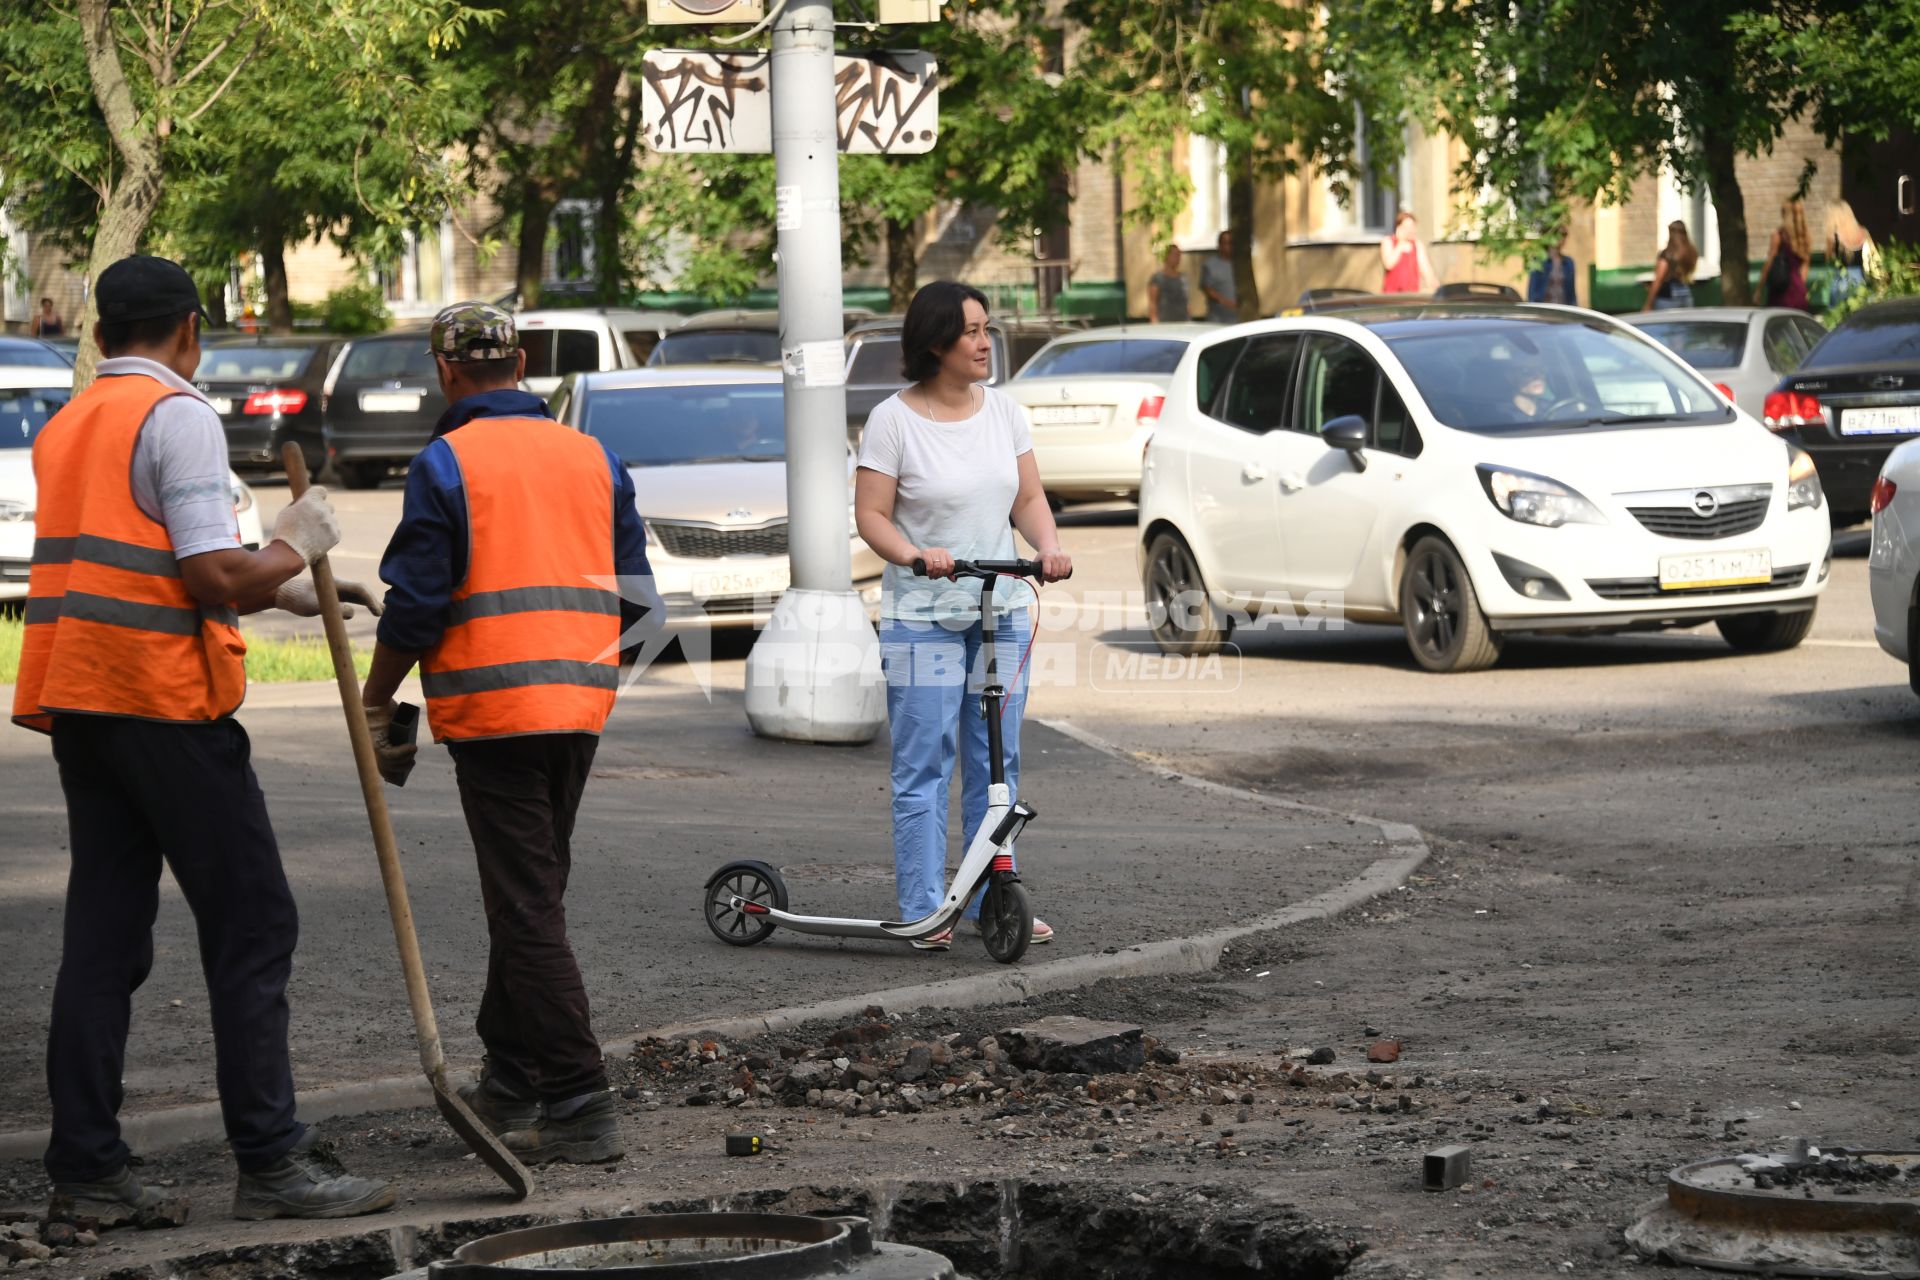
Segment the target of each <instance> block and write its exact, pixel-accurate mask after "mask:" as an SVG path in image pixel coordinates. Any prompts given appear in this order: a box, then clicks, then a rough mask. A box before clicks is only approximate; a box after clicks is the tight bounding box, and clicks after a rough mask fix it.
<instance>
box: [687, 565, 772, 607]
mask: <svg viewBox="0 0 1920 1280" xmlns="http://www.w3.org/2000/svg"><path fill="white" fill-rule="evenodd" d="M790 581H792V572H791V570H790V569H789V568H788V566H787V565H786V564H784V563H783V564H781V565H780V567H779V568H777V569H775V568H767V569H747V570H741V571H739V572H737V573H696V574H694V575H693V598H694V599H696V600H718V599H721V598H723V597H726V596H771V595H778V594H779V593H780V592H782V591H785V590H786V589H787V584H788V583H789V582H790Z"/></svg>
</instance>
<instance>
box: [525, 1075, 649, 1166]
mask: <svg viewBox="0 0 1920 1280" xmlns="http://www.w3.org/2000/svg"><path fill="white" fill-rule="evenodd" d="M540 1111H541V1114H540V1118H539V1120H538V1121H536V1122H535V1123H534V1124H532V1125H529V1126H528V1127H526V1128H523V1129H514V1130H511V1131H509V1132H507V1133H503V1134H501V1135H500V1145H501V1146H503V1147H505V1148H506V1149H507V1150H509V1151H511V1152H513V1154H514V1155H516V1156H518V1157H520V1162H521V1163H522V1164H546V1163H548V1162H549V1161H553V1160H566V1161H569V1162H570V1163H573V1164H604V1163H607V1162H609V1161H613V1160H618V1159H620V1157H622V1156H624V1155H626V1154H627V1143H626V1139H624V1138H622V1137H621V1136H620V1113H619V1108H617V1107H615V1106H614V1104H613V1095H612V1094H611V1093H608V1092H607V1091H606V1090H605V1089H596V1090H594V1091H593V1092H592V1093H585V1094H581V1095H580V1096H579V1097H577V1098H569V1099H567V1100H566V1101H565V1102H550V1103H547V1104H546V1105H545V1106H543V1107H542V1108H541V1109H540Z"/></svg>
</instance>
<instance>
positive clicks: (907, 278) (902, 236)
mask: <svg viewBox="0 0 1920 1280" xmlns="http://www.w3.org/2000/svg"><path fill="white" fill-rule="evenodd" d="M919 287H920V226H919V222H918V220H906V221H902V220H900V219H897V218H888V219H887V305H888V306H889V307H891V308H892V309H893V310H895V311H905V310H906V309H907V304H908V303H910V302H912V301H913V295H914V293H915V291H917V290H918V289H919Z"/></svg>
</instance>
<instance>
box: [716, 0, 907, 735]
mask: <svg viewBox="0 0 1920 1280" xmlns="http://www.w3.org/2000/svg"><path fill="white" fill-rule="evenodd" d="M770 74H771V77H772V81H773V83H772V99H773V102H772V107H773V165H774V175H775V176H774V184H775V187H776V193H775V194H776V197H777V199H776V205H777V208H778V215H777V230H778V235H779V242H778V248H779V282H780V349H781V353H782V364H783V366H784V369H785V374H786V387H785V391H786V397H785V398H786V427H787V519H788V526H787V530H788V532H787V554H788V557H789V560H790V562H791V564H792V572H793V582H792V585H791V586H790V587H789V588H788V589H787V590H786V592H785V593H784V594H783V595H782V596H781V597H780V602H779V604H778V605H777V606H776V607H775V609H774V614H773V619H772V621H770V622H769V623H768V624H767V626H766V629H765V630H763V631H762V632H761V633H760V637H759V639H758V640H757V641H755V643H754V646H753V651H752V652H751V653H750V654H748V656H747V688H746V709H747V722H748V724H750V725H751V726H752V727H753V731H754V732H755V733H757V734H759V735H761V736H762V737H767V738H783V739H787V740H789V741H797V742H838V743H861V742H866V741H869V740H870V739H871V738H872V737H873V736H874V734H876V733H878V732H879V730H880V725H881V723H882V722H883V721H884V720H885V718H886V696H885V695H886V689H885V686H884V684H883V683H882V677H881V674H880V646H879V639H878V637H877V636H876V635H875V634H874V630H873V626H872V624H871V623H869V622H868V621H867V616H866V610H865V607H864V606H863V605H862V603H861V600H860V597H859V595H858V594H857V593H856V592H855V591H854V590H853V565H852V560H851V556H850V554H849V548H848V539H849V518H848V507H847V497H846V494H847V425H846V423H847V397H846V385H845V384H846V377H845V369H846V348H845V344H844V336H845V327H844V323H843V320H842V315H843V308H842V299H841V292H840V268H841V258H840V148H839V132H838V127H837V115H838V113H837V106H836V94H835V88H834V23H833V4H832V0H788V3H787V4H786V7H785V8H784V10H782V11H781V12H780V14H779V17H778V19H777V20H776V22H775V23H774V27H773V52H772V58H771V71H770Z"/></svg>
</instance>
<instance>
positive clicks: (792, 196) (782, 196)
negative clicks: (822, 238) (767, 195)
mask: <svg viewBox="0 0 1920 1280" xmlns="http://www.w3.org/2000/svg"><path fill="white" fill-rule="evenodd" d="M800 223H801V216H800V188H798V187H775V188H774V189H773V224H774V228H775V229H776V230H779V231H798V230H799V229H800Z"/></svg>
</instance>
